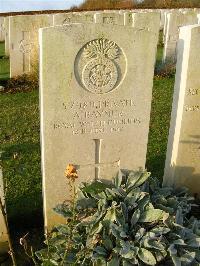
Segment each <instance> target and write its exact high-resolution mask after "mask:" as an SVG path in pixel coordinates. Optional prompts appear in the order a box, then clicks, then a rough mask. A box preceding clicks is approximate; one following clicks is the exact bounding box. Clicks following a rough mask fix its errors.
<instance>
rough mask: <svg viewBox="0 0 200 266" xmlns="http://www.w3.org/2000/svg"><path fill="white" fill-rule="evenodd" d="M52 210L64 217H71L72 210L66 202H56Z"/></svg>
mask: <svg viewBox="0 0 200 266" xmlns="http://www.w3.org/2000/svg"><path fill="white" fill-rule="evenodd" d="M53 210H54V211H55V212H56V213H58V214H60V215H61V216H63V217H64V218H72V217H73V212H72V210H71V208H70V207H69V206H68V205H66V204H58V205H57V206H56V207H55V208H53Z"/></svg>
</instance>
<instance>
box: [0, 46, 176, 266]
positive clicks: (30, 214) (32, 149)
mask: <svg viewBox="0 0 200 266" xmlns="http://www.w3.org/2000/svg"><path fill="white" fill-rule="evenodd" d="M0 47H1V50H0V53H2V45H1V46H0ZM161 53H162V48H160V49H159V51H158V63H159V58H160V55H161ZM2 64H4V63H2V61H0V66H2ZM4 77H5V76H4ZM173 85H174V77H155V78H154V87H153V98H152V111H151V122H150V133H149V143H148V153H147V169H148V170H149V171H151V172H152V174H153V175H154V176H157V177H159V178H162V175H163V169H164V162H165V154H166V146H167V137H168V129H169V120H170V113H171V105H172V94H173ZM0 106H1V112H0V129H1V131H0V143H1V150H3V154H2V165H3V176H4V179H5V181H6V183H7V194H6V199H7V211H8V215H9V221H10V225H11V232H12V235H13V238H14V239H15V247H16V250H17V251H18V260H19V261H20V266H23V265H25V264H24V257H23V255H22V254H23V251H22V250H21V248H20V247H19V243H18V239H19V238H20V237H21V236H23V235H24V234H25V233H27V232H28V231H30V237H31V241H32V242H33V243H34V246H36V247H38V243H39V242H40V243H41V236H42V234H43V231H42V225H43V218H42V185H41V183H42V181H41V180H42V178H41V165H40V140H39V137H40V128H39V95H38V90H34V91H31V92H16V93H14V94H10V93H2V94H0ZM26 263H27V262H26ZM27 265H31V264H30V262H28V264H27Z"/></svg>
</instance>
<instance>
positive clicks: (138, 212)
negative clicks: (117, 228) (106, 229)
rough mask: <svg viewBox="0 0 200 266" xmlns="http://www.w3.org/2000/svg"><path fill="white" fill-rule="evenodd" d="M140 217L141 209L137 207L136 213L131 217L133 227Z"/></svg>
mask: <svg viewBox="0 0 200 266" xmlns="http://www.w3.org/2000/svg"><path fill="white" fill-rule="evenodd" d="M139 218H140V210H139V209H137V210H136V211H135V212H134V213H133V216H132V218H131V226H132V227H133V226H134V225H135V224H136V223H137V222H138V220H139Z"/></svg>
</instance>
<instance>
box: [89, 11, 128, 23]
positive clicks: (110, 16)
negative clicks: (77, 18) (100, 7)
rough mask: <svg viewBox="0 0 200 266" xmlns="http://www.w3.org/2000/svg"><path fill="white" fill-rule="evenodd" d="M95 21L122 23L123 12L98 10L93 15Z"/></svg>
mask: <svg viewBox="0 0 200 266" xmlns="http://www.w3.org/2000/svg"><path fill="white" fill-rule="evenodd" d="M94 20H95V23H101V24H112V25H124V14H120V13H119V12H100V13H96V14H95V15H94Z"/></svg>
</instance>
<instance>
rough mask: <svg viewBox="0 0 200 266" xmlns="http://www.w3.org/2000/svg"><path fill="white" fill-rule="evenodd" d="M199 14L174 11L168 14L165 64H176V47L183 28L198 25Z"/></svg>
mask: <svg viewBox="0 0 200 266" xmlns="http://www.w3.org/2000/svg"><path fill="white" fill-rule="evenodd" d="M197 22H198V20H197V13H196V12H193V11H189V12H188V11H187V12H186V11H185V12H180V11H176V10H175V11H173V12H172V13H168V14H167V29H166V32H165V34H166V37H165V43H164V53H163V63H172V64H173V63H175V62H176V46H177V41H178V36H179V28H180V27H181V26H186V25H192V24H197Z"/></svg>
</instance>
